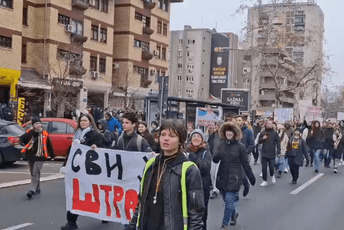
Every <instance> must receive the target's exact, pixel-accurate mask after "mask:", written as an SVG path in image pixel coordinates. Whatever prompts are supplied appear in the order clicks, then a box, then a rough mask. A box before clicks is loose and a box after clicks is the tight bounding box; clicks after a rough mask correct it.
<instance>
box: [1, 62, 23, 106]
mask: <svg viewBox="0 0 344 230" xmlns="http://www.w3.org/2000/svg"><path fill="white" fill-rule="evenodd" d="M19 78H20V71H19V70H13V69H6V68H0V103H1V104H3V103H5V104H9V103H11V104H15V103H16V102H17V96H18V95H17V84H18V81H19Z"/></svg>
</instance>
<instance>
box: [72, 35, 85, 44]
mask: <svg viewBox="0 0 344 230" xmlns="http://www.w3.org/2000/svg"><path fill="white" fill-rule="evenodd" d="M87 39H88V37H85V36H84V35H80V34H72V41H73V42H79V43H84V42H86V41H87Z"/></svg>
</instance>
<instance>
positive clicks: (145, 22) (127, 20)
mask: <svg viewBox="0 0 344 230" xmlns="http://www.w3.org/2000/svg"><path fill="white" fill-rule="evenodd" d="M177 2H183V0H157V1H154V2H153V1H149V0H148V1H147V0H145V1H143V0H117V1H116V5H115V27H114V47H113V49H114V51H113V52H114V71H113V79H114V86H115V88H118V89H119V90H118V92H123V90H124V91H127V92H128V93H129V95H130V96H133V95H134V94H136V95H138V96H139V97H141V98H143V97H145V96H147V94H148V92H151V91H153V92H157V91H158V87H159V84H158V76H167V75H168V49H169V38H170V29H169V28H170V6H171V4H172V3H177ZM141 107H142V105H141Z"/></svg>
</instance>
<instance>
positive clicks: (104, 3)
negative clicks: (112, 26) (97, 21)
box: [100, 0, 109, 13]
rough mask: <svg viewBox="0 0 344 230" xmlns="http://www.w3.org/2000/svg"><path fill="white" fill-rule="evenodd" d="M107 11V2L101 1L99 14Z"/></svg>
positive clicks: (105, 0)
mask: <svg viewBox="0 0 344 230" xmlns="http://www.w3.org/2000/svg"><path fill="white" fill-rule="evenodd" d="M108 9H109V0H102V5H101V9H100V11H101V12H104V13H107V12H108Z"/></svg>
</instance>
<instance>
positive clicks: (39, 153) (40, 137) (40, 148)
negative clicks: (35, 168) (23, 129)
mask: <svg viewBox="0 0 344 230" xmlns="http://www.w3.org/2000/svg"><path fill="white" fill-rule="evenodd" d="M34 132H36V133H38V136H37V152H36V155H35V156H36V157H44V152H43V145H42V143H43V135H42V132H43V129H40V130H37V129H35V130H34ZM34 139H35V135H33V136H32V137H31V140H30V141H29V147H28V150H30V149H32V147H33V143H34V142H35V141H34Z"/></svg>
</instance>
